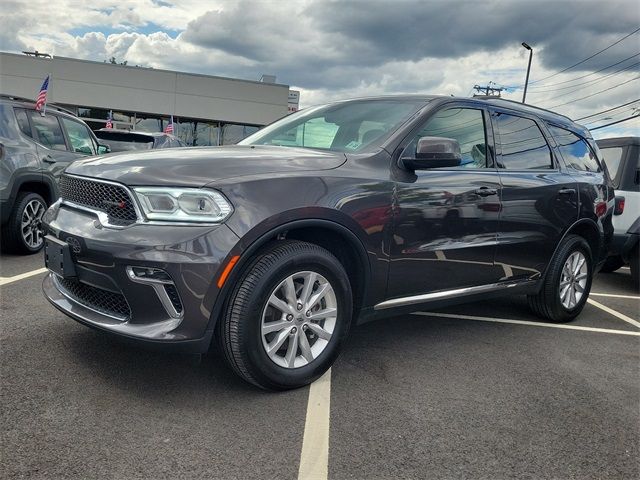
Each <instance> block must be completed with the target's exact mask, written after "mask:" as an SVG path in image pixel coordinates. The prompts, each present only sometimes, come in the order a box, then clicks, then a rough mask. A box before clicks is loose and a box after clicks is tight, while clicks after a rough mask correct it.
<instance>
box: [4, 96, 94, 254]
mask: <svg viewBox="0 0 640 480" xmlns="http://www.w3.org/2000/svg"><path fill="white" fill-rule="evenodd" d="M106 152H107V149H106V148H105V147H100V146H99V145H98V140H97V139H96V137H95V135H94V134H93V132H91V130H90V129H89V127H87V125H86V124H85V123H84V122H83V121H82V120H80V119H78V118H77V117H75V116H74V115H73V114H71V113H70V112H67V111H66V110H64V109H62V108H59V107H56V106H54V105H47V110H46V114H45V115H41V114H40V112H37V111H36V110H35V103H34V102H32V101H30V100H25V99H18V98H15V97H7V96H0V172H1V173H2V174H1V175H0V202H1V203H0V210H1V212H2V248H3V250H6V251H10V252H13V253H35V252H38V251H39V250H40V249H41V248H42V246H43V244H44V243H43V234H42V227H41V225H40V221H41V218H42V215H43V214H44V212H45V210H46V209H47V206H48V205H51V204H52V203H53V202H54V201H55V200H56V198H57V197H58V189H57V186H56V178H57V177H58V176H59V175H60V173H61V172H62V170H63V169H64V168H65V167H66V166H67V165H69V163H70V162H72V161H74V160H76V159H77V158H80V157H83V156H86V155H96V153H106Z"/></svg>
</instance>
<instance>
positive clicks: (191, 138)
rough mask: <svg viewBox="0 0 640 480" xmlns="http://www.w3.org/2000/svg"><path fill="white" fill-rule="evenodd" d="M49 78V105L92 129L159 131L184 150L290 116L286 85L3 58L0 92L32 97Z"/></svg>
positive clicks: (0, 56)
mask: <svg viewBox="0 0 640 480" xmlns="http://www.w3.org/2000/svg"><path fill="white" fill-rule="evenodd" d="M47 75H51V79H50V85H49V94H48V101H49V102H51V103H56V104H57V105H59V106H62V107H64V108H67V109H68V110H71V111H72V112H74V113H75V114H76V115H78V116H79V117H81V118H82V119H83V120H85V121H86V122H87V123H88V124H89V125H90V126H91V128H93V129H94V130H97V129H99V128H103V127H104V126H105V124H106V121H107V117H108V115H109V112H112V113H113V123H114V128H123V129H131V130H142V131H155V132H157V131H163V130H164V128H165V127H166V126H167V124H168V122H169V119H170V117H171V115H173V119H174V134H175V135H176V136H178V137H180V138H181V139H183V140H184V141H185V142H187V143H188V144H189V145H222V144H230V143H235V142H237V141H238V140H240V139H242V138H244V137H245V136H247V135H248V134H250V133H253V132H254V131H256V130H257V129H258V128H259V127H260V126H263V125H266V124H268V123H271V122H272V121H274V120H277V119H278V118H280V117H283V116H285V115H286V114H287V105H288V94H289V87H288V86H287V85H280V84H275V83H264V82H257V81H255V82H254V81H249V80H238V79H233V78H224V77H215V76H209V75H198V74H192V73H183V72H174V71H169V70H159V69H153V68H143V67H133V66H126V65H114V64H111V63H102V62H91V61H87V60H78V59H73V58H65V57H54V58H40V57H39V58H36V57H31V56H27V55H17V54H12V53H2V52H0V93H1V94H4V95H13V96H18V97H24V98H31V99H34V100H35V98H36V96H37V95H38V91H39V89H40V86H41V85H42V82H43V81H44V79H45V77H46V76H47Z"/></svg>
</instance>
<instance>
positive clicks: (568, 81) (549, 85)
mask: <svg viewBox="0 0 640 480" xmlns="http://www.w3.org/2000/svg"><path fill="white" fill-rule="evenodd" d="M638 55H640V52H638V53H636V54H634V55H631V56H629V57H627V58H625V59H623V60H620V61H619V62H616V63H612V64H611V65H607V66H606V67H603V68H601V69H600V70H596V71H595V72H591V73H587V74H585V75H581V76H579V77H575V78H571V79H569V80H564V81H563V82H556V83H549V84H547V85H529V88H547V87H555V86H556V85H564V84H565V83H571V82H575V81H576V80H581V79H583V78H586V77H590V76H591V75H595V74H596V73H600V72H603V71H605V70H608V69H610V68H611V67H616V66H618V65H620V64H621V63H624V62H626V61H627V60H631V59H632V58H633V57H637V56H638ZM522 86H524V85H519V87H522ZM507 88H518V87H507Z"/></svg>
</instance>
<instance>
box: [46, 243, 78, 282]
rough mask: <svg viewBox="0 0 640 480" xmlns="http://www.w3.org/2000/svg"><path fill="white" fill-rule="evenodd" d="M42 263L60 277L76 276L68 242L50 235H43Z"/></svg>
mask: <svg viewBox="0 0 640 480" xmlns="http://www.w3.org/2000/svg"><path fill="white" fill-rule="evenodd" d="M44 264H45V266H46V267H47V268H48V269H49V270H51V271H52V272H53V273H55V274H56V275H59V276H60V277H62V278H73V277H75V276H77V275H76V268H75V265H74V264H73V259H72V257H71V248H70V247H69V244H68V243H66V242H63V241H61V240H58V239H57V238H55V237H53V236H51V235H47V236H46V237H44Z"/></svg>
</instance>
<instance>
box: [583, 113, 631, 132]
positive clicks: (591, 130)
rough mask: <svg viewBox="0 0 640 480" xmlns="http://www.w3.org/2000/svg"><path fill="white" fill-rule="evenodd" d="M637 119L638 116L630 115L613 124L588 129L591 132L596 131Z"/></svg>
mask: <svg viewBox="0 0 640 480" xmlns="http://www.w3.org/2000/svg"><path fill="white" fill-rule="evenodd" d="M638 117H640V115H637V114H636V115H631V116H630V117H627V118H623V119H622V120H616V121H615V122H611V123H606V124H604V125H599V126H597V127H593V128H590V129H589V131H590V132H593V131H594V130H598V129H599V128H604V127H610V126H611V125H616V124H617V123H622V122H626V121H627V120H631V119H633V118H638Z"/></svg>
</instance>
